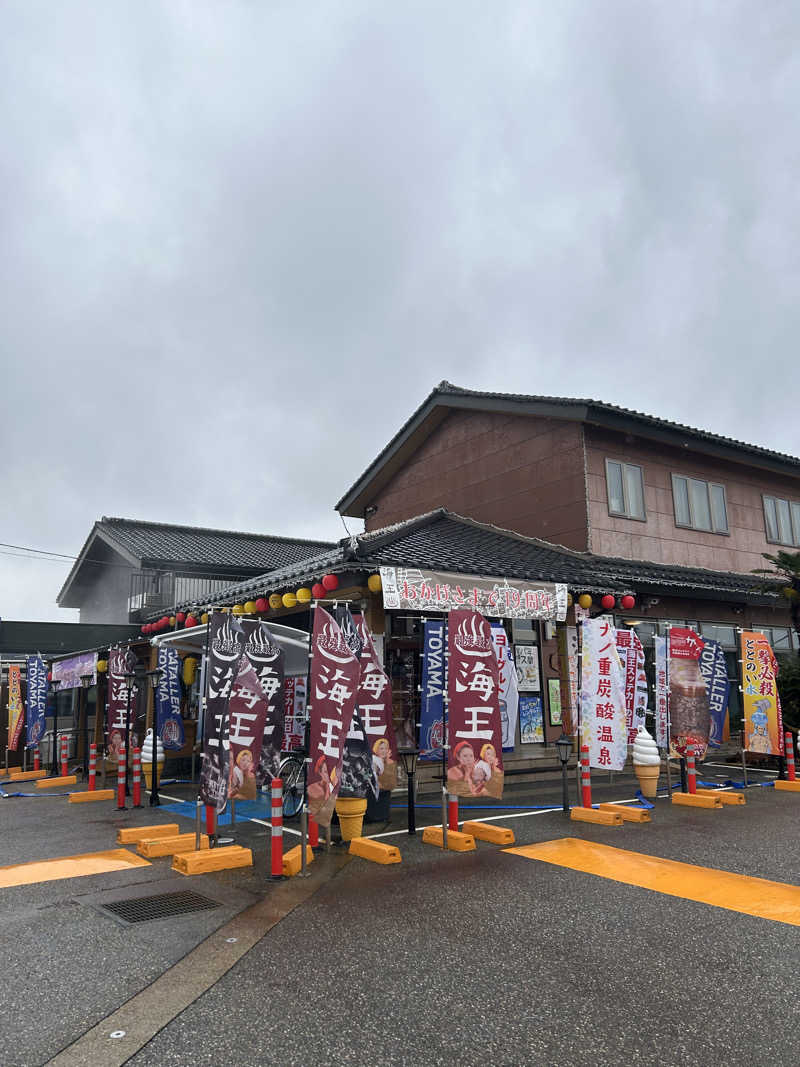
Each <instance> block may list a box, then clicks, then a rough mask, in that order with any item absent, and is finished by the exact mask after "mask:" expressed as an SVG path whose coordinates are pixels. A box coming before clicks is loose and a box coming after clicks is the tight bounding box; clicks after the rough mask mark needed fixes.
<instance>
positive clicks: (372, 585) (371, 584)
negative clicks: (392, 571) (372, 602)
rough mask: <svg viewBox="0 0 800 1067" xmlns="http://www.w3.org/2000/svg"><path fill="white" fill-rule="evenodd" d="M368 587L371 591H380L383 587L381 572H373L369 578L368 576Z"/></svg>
mask: <svg viewBox="0 0 800 1067" xmlns="http://www.w3.org/2000/svg"><path fill="white" fill-rule="evenodd" d="M367 588H368V589H369V591H370V593H380V591H381V589H382V588H383V583H382V582H381V576H380V575H379V574H371V575H370V576H369V578H367Z"/></svg>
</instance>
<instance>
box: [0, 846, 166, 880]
mask: <svg viewBox="0 0 800 1067" xmlns="http://www.w3.org/2000/svg"><path fill="white" fill-rule="evenodd" d="M149 866H150V863H148V861H147V860H145V859H142V857H141V856H137V855H135V854H134V853H133V852H129V851H128V850H127V849H126V848H112V849H109V850H108V851H107V852H84V853H82V854H81V855H78V856H59V857H58V858H57V859H53V860H34V861H33V862H32V863H15V864H14V865H13V866H11V867H0V889H8V888H9V886H12V885H34V884H35V883H36V882H55V881H57V880H58V879H59V878H82V877H83V876H84V875H87V874H108V872H109V871H124V870H126V869H127V868H128V867H149Z"/></svg>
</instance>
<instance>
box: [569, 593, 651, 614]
mask: <svg viewBox="0 0 800 1067" xmlns="http://www.w3.org/2000/svg"><path fill="white" fill-rule="evenodd" d="M573 603H574V598H573V596H572V593H567V607H568V608H571V607H572V605H573ZM578 604H579V605H580V607H582V608H583V610H584V611H588V610H589V608H590V607H591V606H592V604H594V600H593V599H592V597H591V596H590V595H589V593H581V595H580V596H579V597H578ZM600 606H601V607H602V608H603V610H604V611H611V610H612V609H613V608H615V607H616V606H617V597H615V596H614V594H613V593H606V594H605V595H604V596H602V597H600ZM619 606H620V607H621V608H622V610H623V611H630V610H631V608H634V607H636V597H634V596H631V594H630V593H626V594H625V595H624V596H621V597H619Z"/></svg>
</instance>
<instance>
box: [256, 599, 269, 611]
mask: <svg viewBox="0 0 800 1067" xmlns="http://www.w3.org/2000/svg"><path fill="white" fill-rule="evenodd" d="M266 610H267V602H266V600H265V599H264V598H263V596H260V597H259V598H258V600H257V601H256V611H259V612H261V611H266Z"/></svg>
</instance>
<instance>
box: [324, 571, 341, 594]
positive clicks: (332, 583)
mask: <svg viewBox="0 0 800 1067" xmlns="http://www.w3.org/2000/svg"><path fill="white" fill-rule="evenodd" d="M322 585H323V588H324V589H326V590H327V591H328V592H329V593H332V592H333V591H334V589H338V588H339V579H338V578H337V577H336V575H335V574H326V575H324V577H323V579H322Z"/></svg>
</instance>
